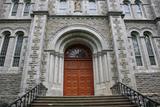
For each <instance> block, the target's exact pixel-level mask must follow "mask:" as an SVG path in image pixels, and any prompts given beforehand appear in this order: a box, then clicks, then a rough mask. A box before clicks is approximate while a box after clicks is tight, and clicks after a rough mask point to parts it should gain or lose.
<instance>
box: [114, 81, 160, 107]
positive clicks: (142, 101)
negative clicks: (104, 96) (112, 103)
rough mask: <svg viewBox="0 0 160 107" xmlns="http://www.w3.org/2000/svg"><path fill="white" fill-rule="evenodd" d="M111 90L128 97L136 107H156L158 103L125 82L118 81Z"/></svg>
mask: <svg viewBox="0 0 160 107" xmlns="http://www.w3.org/2000/svg"><path fill="white" fill-rule="evenodd" d="M111 90H114V91H115V92H117V93H116V94H119V95H124V96H126V97H128V98H129V100H130V101H131V102H132V103H135V104H137V106H138V107H158V105H160V104H159V103H157V102H155V101H153V100H151V99H149V98H148V97H146V96H144V95H142V94H140V93H139V92H137V91H135V90H134V89H132V88H130V87H128V86H126V85H125V84H123V83H121V82H118V83H117V84H115V85H114V86H113V87H111Z"/></svg>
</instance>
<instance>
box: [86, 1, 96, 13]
mask: <svg viewBox="0 0 160 107" xmlns="http://www.w3.org/2000/svg"><path fill="white" fill-rule="evenodd" d="M96 10H97V7H96V1H95V0H89V4H88V11H89V13H91V14H95V13H96Z"/></svg>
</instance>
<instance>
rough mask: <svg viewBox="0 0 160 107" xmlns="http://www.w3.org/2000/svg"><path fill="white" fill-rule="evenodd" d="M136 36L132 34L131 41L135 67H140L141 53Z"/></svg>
mask: <svg viewBox="0 0 160 107" xmlns="http://www.w3.org/2000/svg"><path fill="white" fill-rule="evenodd" d="M137 34H138V33H134V32H132V33H131V35H132V41H133V47H134V53H135V59H136V64H137V66H142V65H143V64H142V58H141V52H140V48H139V44H138V39H137Z"/></svg>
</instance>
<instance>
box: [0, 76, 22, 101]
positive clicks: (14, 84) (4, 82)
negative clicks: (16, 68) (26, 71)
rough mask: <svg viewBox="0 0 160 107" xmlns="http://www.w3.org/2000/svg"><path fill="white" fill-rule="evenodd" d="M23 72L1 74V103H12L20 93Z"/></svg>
mask: <svg viewBox="0 0 160 107" xmlns="http://www.w3.org/2000/svg"><path fill="white" fill-rule="evenodd" d="M21 75H22V74H21V73H19V74H0V103H10V102H12V101H13V100H15V98H16V97H17V95H18V94H19V91H20V84H21Z"/></svg>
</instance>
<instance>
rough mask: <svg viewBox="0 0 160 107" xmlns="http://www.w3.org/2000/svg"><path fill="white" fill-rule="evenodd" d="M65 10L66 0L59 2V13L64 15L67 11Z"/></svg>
mask: <svg viewBox="0 0 160 107" xmlns="http://www.w3.org/2000/svg"><path fill="white" fill-rule="evenodd" d="M67 8H68V4H67V0H60V3H59V12H60V13H65V12H66V11H67Z"/></svg>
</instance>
